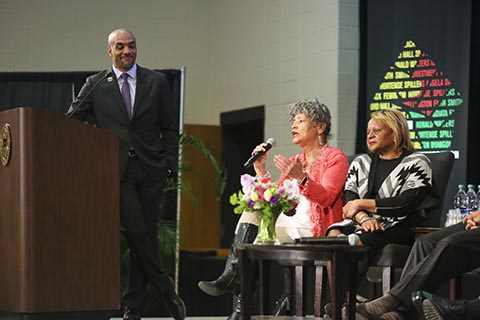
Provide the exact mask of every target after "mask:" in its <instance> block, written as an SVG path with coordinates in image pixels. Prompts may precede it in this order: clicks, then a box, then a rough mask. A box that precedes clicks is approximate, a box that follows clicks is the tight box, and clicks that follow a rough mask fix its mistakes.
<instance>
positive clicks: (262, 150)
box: [243, 138, 277, 169]
mask: <svg viewBox="0 0 480 320" xmlns="http://www.w3.org/2000/svg"><path fill="white" fill-rule="evenodd" d="M276 143H277V142H276V141H275V139H274V138H269V139H268V140H267V142H265V143H262V144H261V145H258V146H257V147H256V148H255V149H254V150H253V154H252V156H251V157H250V158H249V159H248V160H247V161H246V162H245V163H244V164H243V167H244V168H245V169H246V168H249V167H250V166H251V165H252V164H253V163H254V162H255V161H257V160H258V159H259V158H260V157H262V156H263V155H265V154H266V153H267V151H268V150H270V149H271V148H273V147H274V146H275V145H276Z"/></svg>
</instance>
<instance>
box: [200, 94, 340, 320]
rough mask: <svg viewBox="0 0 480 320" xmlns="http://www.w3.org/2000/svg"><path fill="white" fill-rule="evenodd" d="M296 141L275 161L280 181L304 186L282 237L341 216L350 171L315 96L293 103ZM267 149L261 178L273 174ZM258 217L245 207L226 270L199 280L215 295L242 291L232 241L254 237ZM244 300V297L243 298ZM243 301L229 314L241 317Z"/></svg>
mask: <svg viewBox="0 0 480 320" xmlns="http://www.w3.org/2000/svg"><path fill="white" fill-rule="evenodd" d="M288 115H289V117H290V122H291V136H292V142H293V143H294V144H296V145H297V146H299V147H300V148H302V151H303V152H302V153H300V154H297V155H295V156H293V157H290V158H288V157H285V156H282V155H275V156H274V159H273V161H274V163H275V166H276V167H277V168H278V169H279V170H280V172H281V176H280V179H279V181H278V182H279V184H281V183H282V182H283V181H284V180H285V179H295V180H296V181H297V183H298V185H299V189H300V195H301V196H300V201H299V203H298V205H297V207H296V209H295V214H294V215H293V216H287V215H285V214H283V213H282V214H280V216H279V218H278V220H277V224H276V231H277V236H278V237H279V238H280V240H281V241H282V242H293V240H294V239H295V238H299V237H305V236H323V235H325V232H326V230H327V227H328V226H329V225H331V224H332V223H334V222H338V221H341V219H342V195H343V186H344V183H345V178H346V175H347V171H348V160H347V158H346V156H345V154H344V153H343V152H342V151H340V150H339V149H337V148H334V147H332V146H330V145H329V144H328V137H329V135H330V129H331V116H330V111H329V110H328V108H327V106H325V105H324V104H322V103H320V102H319V101H318V100H317V99H310V100H300V101H298V102H296V103H294V104H293V105H291V106H290V107H289V111H288ZM265 146H266V144H260V145H258V146H257V147H255V149H254V150H253V152H252V154H256V153H258V152H261V151H263V152H265V151H267V150H266V149H265ZM268 154H269V152H266V153H265V154H264V155H263V156H262V157H260V158H259V159H258V160H257V161H255V163H254V164H253V166H254V169H255V172H256V174H257V178H258V179H265V178H268V177H270V174H269V173H268V172H267V170H266V168H265V161H266V159H267V157H268ZM258 224H259V220H258V217H257V215H256V214H255V213H252V212H244V213H242V215H241V217H240V219H239V221H238V224H237V228H236V232H235V237H234V242H233V244H232V249H231V250H230V254H229V256H228V259H227V263H226V266H225V270H224V272H223V273H222V275H220V276H219V277H218V278H217V279H216V280H214V281H200V282H199V284H198V286H199V288H200V289H201V290H202V291H204V292H205V293H207V294H209V295H213V296H218V295H221V294H227V293H233V294H238V292H239V290H240V288H239V282H240V281H239V277H240V275H239V274H238V272H236V263H237V258H236V256H235V252H234V250H233V246H234V245H237V244H240V243H251V242H253V240H254V239H255V237H256V235H257V230H258ZM239 301H240V300H239ZM239 316H240V313H239V305H237V306H236V307H235V308H234V312H233V313H232V315H231V316H230V317H229V319H230V320H233V319H237V318H239Z"/></svg>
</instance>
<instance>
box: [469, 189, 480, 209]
mask: <svg viewBox="0 0 480 320" xmlns="http://www.w3.org/2000/svg"><path fill="white" fill-rule="evenodd" d="M467 208H468V213H470V212H471V211H477V210H478V199H477V195H476V194H475V186H474V185H473V184H469V185H468V191H467Z"/></svg>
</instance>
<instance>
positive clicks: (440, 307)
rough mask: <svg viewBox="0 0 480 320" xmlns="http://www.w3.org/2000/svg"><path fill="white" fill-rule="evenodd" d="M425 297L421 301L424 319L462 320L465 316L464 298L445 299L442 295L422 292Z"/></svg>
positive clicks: (465, 304) (465, 305) (465, 303)
mask: <svg viewBox="0 0 480 320" xmlns="http://www.w3.org/2000/svg"><path fill="white" fill-rule="evenodd" d="M422 294H423V296H424V297H426V299H425V300H423V303H422V311H423V312H422V313H423V316H424V318H425V320H463V319H466V318H467V302H466V301H465V300H447V299H444V298H442V297H439V296H436V295H433V294H429V293H427V292H422Z"/></svg>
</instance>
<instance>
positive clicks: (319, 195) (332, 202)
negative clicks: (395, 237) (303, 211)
mask: <svg viewBox="0 0 480 320" xmlns="http://www.w3.org/2000/svg"><path fill="white" fill-rule="evenodd" d="M290 159H291V160H296V159H298V160H299V161H300V162H301V163H302V166H303V167H305V166H306V165H307V162H306V159H305V154H303V153H301V154H298V155H295V156H293V157H291V158H290ZM348 167H349V164H348V160H347V157H346V156H345V154H344V153H343V152H342V151H340V150H339V149H337V148H334V147H331V146H329V145H326V146H325V147H323V149H322V151H321V152H320V154H319V155H318V156H317V158H316V159H315V161H314V162H313V163H312V164H311V166H310V170H309V172H308V180H307V183H306V184H305V185H304V186H300V193H301V194H302V195H304V196H305V197H306V198H307V199H308V200H309V201H310V212H309V214H310V219H312V222H313V225H314V226H313V230H312V234H313V235H314V236H323V235H325V231H326V230H327V228H328V226H329V225H331V224H332V223H335V222H339V221H342V219H343V217H342V206H343V203H342V199H343V187H344V184H345V180H346V177H347V171H348ZM285 179H291V178H290V177H288V176H287V175H285V174H282V175H281V176H280V179H279V181H278V183H279V184H281V183H282V182H283V181H284V180H285Z"/></svg>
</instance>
